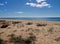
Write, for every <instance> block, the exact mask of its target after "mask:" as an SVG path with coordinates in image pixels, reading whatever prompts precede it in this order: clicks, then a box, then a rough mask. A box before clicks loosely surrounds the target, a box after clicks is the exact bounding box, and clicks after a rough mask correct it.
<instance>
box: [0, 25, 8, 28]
mask: <svg viewBox="0 0 60 44" xmlns="http://www.w3.org/2000/svg"><path fill="white" fill-rule="evenodd" d="M8 26H9V25H2V26H1V27H0V28H7V27H8Z"/></svg>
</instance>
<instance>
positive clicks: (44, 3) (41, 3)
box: [26, 0, 52, 8]
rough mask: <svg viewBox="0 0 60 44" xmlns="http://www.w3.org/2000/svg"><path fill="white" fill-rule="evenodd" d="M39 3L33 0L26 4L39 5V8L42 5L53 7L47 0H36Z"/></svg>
mask: <svg viewBox="0 0 60 44" xmlns="http://www.w3.org/2000/svg"><path fill="white" fill-rule="evenodd" d="M36 2H37V3H33V2H27V3H26V5H29V6H31V7H39V8H42V7H48V8H50V7H52V6H51V5H50V4H48V3H47V2H46V0H36Z"/></svg>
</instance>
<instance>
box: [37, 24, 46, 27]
mask: <svg viewBox="0 0 60 44" xmlns="http://www.w3.org/2000/svg"><path fill="white" fill-rule="evenodd" d="M46 25H47V24H39V23H38V24H37V25H36V26H38V27H39V26H46Z"/></svg>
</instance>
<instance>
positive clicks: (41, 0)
mask: <svg viewBox="0 0 60 44" xmlns="http://www.w3.org/2000/svg"><path fill="white" fill-rule="evenodd" d="M43 1H46V0H36V2H37V3H40V2H43Z"/></svg>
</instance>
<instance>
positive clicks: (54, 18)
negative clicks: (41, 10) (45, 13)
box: [0, 17, 60, 21]
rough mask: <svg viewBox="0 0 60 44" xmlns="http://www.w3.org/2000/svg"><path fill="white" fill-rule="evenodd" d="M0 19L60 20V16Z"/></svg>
mask: <svg viewBox="0 0 60 44" xmlns="http://www.w3.org/2000/svg"><path fill="white" fill-rule="evenodd" d="M0 20H46V21H60V17H20V18H0Z"/></svg>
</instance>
